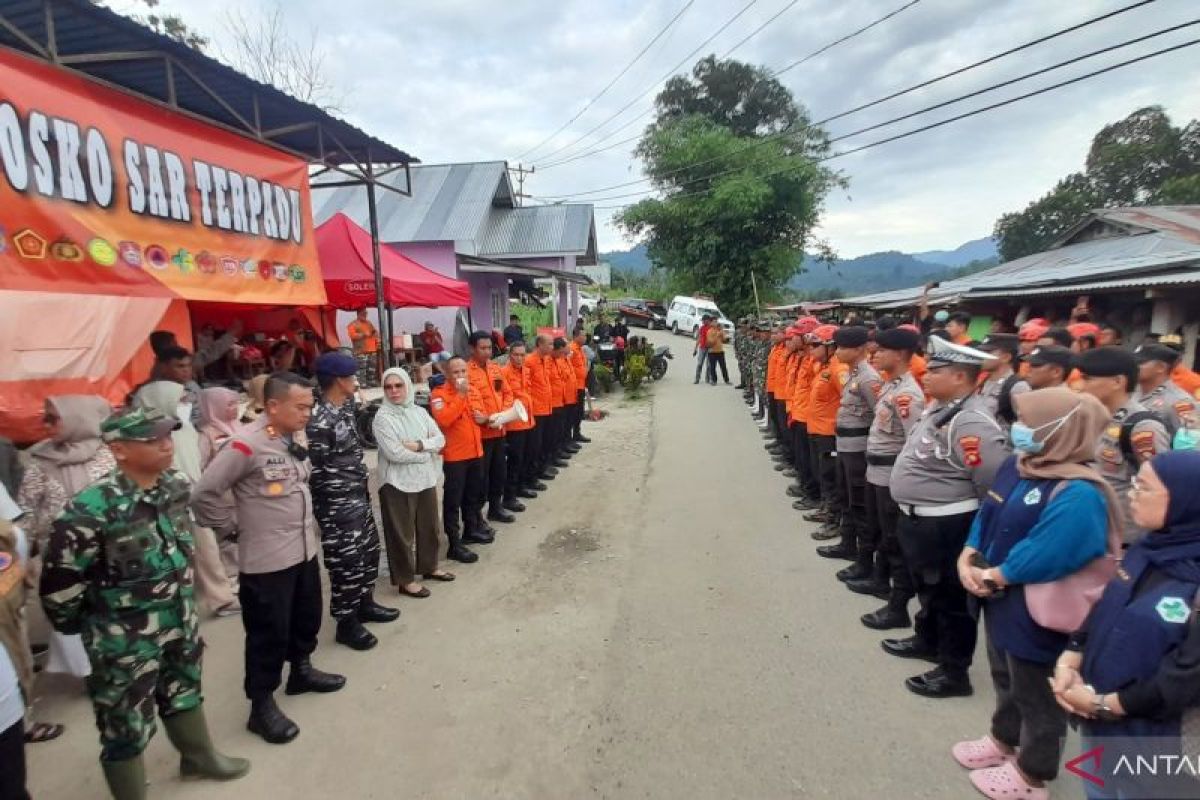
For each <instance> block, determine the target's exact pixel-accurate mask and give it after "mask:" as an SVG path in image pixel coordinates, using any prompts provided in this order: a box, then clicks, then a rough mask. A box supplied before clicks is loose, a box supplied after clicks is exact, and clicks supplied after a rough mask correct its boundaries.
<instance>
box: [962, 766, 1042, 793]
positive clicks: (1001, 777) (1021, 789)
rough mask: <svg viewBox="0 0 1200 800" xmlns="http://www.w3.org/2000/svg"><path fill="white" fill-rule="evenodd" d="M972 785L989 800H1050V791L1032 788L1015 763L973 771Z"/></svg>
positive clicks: (1036, 787)
mask: <svg viewBox="0 0 1200 800" xmlns="http://www.w3.org/2000/svg"><path fill="white" fill-rule="evenodd" d="M971 784H972V785H973V786H974V787H975V788H976V789H978V790H979V793H980V794H982V795H983V796H984V797H987V798H989V800H1050V790H1049V789H1046V788H1045V787H1041V786H1032V785H1031V784H1030V783H1029V781H1027V780H1025V778H1024V777H1023V776H1022V775H1021V772H1020V770H1018V769H1017V765H1016V763H1014V762H1013V761H1006V762H1004V763H1003V764H1001V765H1000V766H998V767H992V768H991V769H977V770H974V771H972V772H971Z"/></svg>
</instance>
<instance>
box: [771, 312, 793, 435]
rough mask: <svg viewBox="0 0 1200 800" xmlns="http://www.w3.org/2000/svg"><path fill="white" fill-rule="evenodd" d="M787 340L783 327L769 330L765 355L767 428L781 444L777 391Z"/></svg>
mask: <svg viewBox="0 0 1200 800" xmlns="http://www.w3.org/2000/svg"><path fill="white" fill-rule="evenodd" d="M787 357H788V352H787V340H786V333H785V331H784V329H782V328H777V329H775V330H773V331H771V352H770V354H769V355H768V356H767V408H766V412H767V426H768V427H767V430H769V431H770V432H771V434H770V435H771V438H772V439H774V443H775V444H778V445H780V446H783V430H784V428H783V422H784V421H783V420H782V419H781V418H780V410H779V401H780V399H781V398H780V397H779V392H780V391H781V384H782V382H783V377H784V375H783V372H784V370H785V369H786V368H787Z"/></svg>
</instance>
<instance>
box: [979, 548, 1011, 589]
mask: <svg viewBox="0 0 1200 800" xmlns="http://www.w3.org/2000/svg"><path fill="white" fill-rule="evenodd" d="M971 566H972V567H975V568H976V569H991V568H992V565H991V564H989V563H988V560H987V559H986V558H984V557H983V553H981V552H979V551H978V550H976V551H975V552H974V553H972V554H971ZM983 585H984V586H986V587H987V588H988V591H989V592H991V593H992V597H997V598H999V597H1003V596H1004V589H1003V587H1001V586H1000V584H998V583H996V582H995V581H994V580H992V579H991V578H984V579H983Z"/></svg>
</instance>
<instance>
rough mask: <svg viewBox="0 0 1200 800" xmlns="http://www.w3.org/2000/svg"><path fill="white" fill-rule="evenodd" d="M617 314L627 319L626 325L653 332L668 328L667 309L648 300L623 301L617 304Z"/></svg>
mask: <svg viewBox="0 0 1200 800" xmlns="http://www.w3.org/2000/svg"><path fill="white" fill-rule="evenodd" d="M617 313H618V314H620V315H621V316H623V317H625V324H626V325H630V326H633V325H636V326H638V327H641V328H649V329H650V330H652V331H653V330H659V329H664V328H666V327H667V312H666V309H664V308H663V307H662V306H661V305H659V304H658V303H653V302H650V301H648V300H622V301H621V302H620V303H618V304H617Z"/></svg>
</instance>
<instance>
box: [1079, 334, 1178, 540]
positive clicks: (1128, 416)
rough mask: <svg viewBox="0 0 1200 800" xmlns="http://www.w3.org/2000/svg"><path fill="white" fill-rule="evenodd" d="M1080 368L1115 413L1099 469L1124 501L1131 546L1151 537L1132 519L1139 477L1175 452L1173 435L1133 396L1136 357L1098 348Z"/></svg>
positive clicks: (1090, 388)
mask: <svg viewBox="0 0 1200 800" xmlns="http://www.w3.org/2000/svg"><path fill="white" fill-rule="evenodd" d="M1077 364H1078V368H1079V372H1080V374H1081V375H1083V391H1084V392H1086V393H1088V394H1090V395H1092V396H1093V397H1095V398H1096V399H1097V400H1099V401H1100V402H1101V403H1103V404H1104V406H1105V407H1106V408H1107V409H1108V410H1109V413H1111V414H1112V419H1111V420H1110V421H1109V423H1108V425H1107V426H1106V427H1105V429H1104V433H1102V434H1101V435H1100V441H1099V443H1098V444H1097V446H1096V466H1097V468H1098V469H1099V471H1100V474H1101V475H1103V476H1104V480H1106V481H1107V482H1108V485H1109V486H1111V487H1112V488H1113V491H1115V492H1116V493H1117V497H1119V498H1120V499H1121V521H1122V523H1123V526H1124V527H1123V529H1122V531H1121V540H1122V541H1123V542H1124V543H1125V544H1126V545H1130V544H1133V543H1134V542H1136V541H1137V540H1138V539H1141V538H1142V537H1143V536H1145V535H1146V531H1145V530H1143V529H1142V528H1139V527H1138V526H1137V525H1135V524H1134V522H1133V518H1132V516H1131V515H1130V510H1129V490H1130V488H1132V486H1133V478H1134V476H1135V475H1137V472H1138V470H1139V469H1141V466H1142V464H1143V463H1145V462H1146V461H1149V460H1150V459H1152V458H1154V456H1156V455H1157V454H1159V453H1161V452H1163V451H1165V450H1170V449H1171V437H1170V436H1169V435H1168V434H1167V428H1166V426H1165V425H1164V424H1163V421H1162V418H1161V417H1159V416H1158V415H1157V414H1156V413H1155V412H1153V411H1150V410H1149V409H1147V408H1146V407H1145V406H1143V405H1142V404H1141V403H1139V402H1138V401H1136V400H1134V399H1133V395H1132V394H1131V392H1132V391H1134V389H1135V387H1136V386H1137V379H1138V363H1137V358H1136V357H1135V356H1134V354H1133V353H1131V352H1129V351H1128V350H1125V349H1123V348H1120V347H1097V348H1096V349H1094V350H1088V351H1087V352H1084V353H1081V354H1080V355H1079V358H1078V361H1077Z"/></svg>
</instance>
